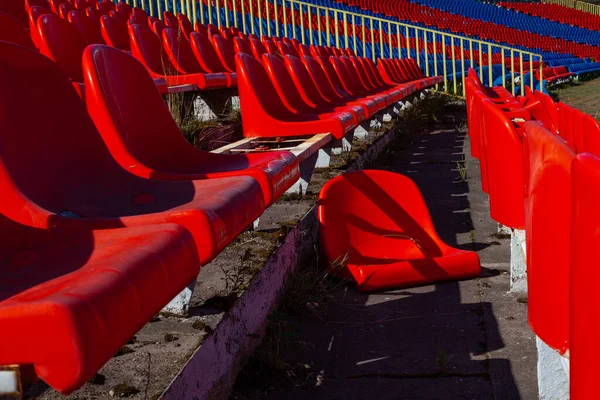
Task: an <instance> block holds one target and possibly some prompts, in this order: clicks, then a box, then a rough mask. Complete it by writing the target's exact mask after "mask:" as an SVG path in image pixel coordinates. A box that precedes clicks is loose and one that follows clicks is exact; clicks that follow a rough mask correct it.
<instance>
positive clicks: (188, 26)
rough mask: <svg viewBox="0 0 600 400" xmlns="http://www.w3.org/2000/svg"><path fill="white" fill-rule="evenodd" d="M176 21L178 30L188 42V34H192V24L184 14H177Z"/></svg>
mask: <svg viewBox="0 0 600 400" xmlns="http://www.w3.org/2000/svg"><path fill="white" fill-rule="evenodd" d="M177 20H178V21H179V28H180V29H181V32H183V35H184V36H185V38H186V39H187V40H190V34H191V33H192V32H194V27H193V26H192V22H191V21H190V19H189V18H188V17H187V15H185V14H177Z"/></svg>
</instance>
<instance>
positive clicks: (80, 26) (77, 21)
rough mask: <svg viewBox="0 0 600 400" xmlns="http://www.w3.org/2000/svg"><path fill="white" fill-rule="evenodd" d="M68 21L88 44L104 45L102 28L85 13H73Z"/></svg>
mask: <svg viewBox="0 0 600 400" xmlns="http://www.w3.org/2000/svg"><path fill="white" fill-rule="evenodd" d="M68 20H69V22H70V23H72V24H73V25H74V26H75V28H77V30H78V31H79V33H81V36H82V37H83V40H85V42H86V43H87V44H104V40H103V39H102V33H101V32H100V26H99V25H97V24H96V23H95V22H94V21H93V20H92V19H91V18H90V17H88V16H87V15H85V14H84V13H83V11H71V12H70V13H69V16H68Z"/></svg>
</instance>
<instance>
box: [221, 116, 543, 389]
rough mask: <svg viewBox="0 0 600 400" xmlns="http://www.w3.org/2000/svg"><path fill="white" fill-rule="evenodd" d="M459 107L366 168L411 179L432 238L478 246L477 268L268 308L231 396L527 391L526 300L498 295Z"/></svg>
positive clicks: (531, 355) (500, 254) (493, 246)
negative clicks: (266, 333) (265, 329)
mask: <svg viewBox="0 0 600 400" xmlns="http://www.w3.org/2000/svg"><path fill="white" fill-rule="evenodd" d="M457 115H458V116H457V117H456V118H457V119H458V121H457V120H456V119H455V122H454V123H452V124H447V125H443V124H438V126H436V127H435V130H433V131H431V132H430V133H429V134H427V135H424V136H420V137H418V138H416V139H415V140H414V141H413V143H411V144H409V145H408V146H406V147H405V149H404V150H398V151H391V152H390V153H389V154H388V155H387V156H386V157H384V158H383V159H381V160H380V161H379V162H378V165H377V166H375V168H379V169H387V170H391V171H395V172H399V173H403V174H406V175H408V176H410V177H411V178H412V179H414V180H415V181H416V183H417V184H418V185H419V187H420V188H421V190H422V192H423V194H424V196H425V199H426V200H427V204H428V206H429V208H430V211H431V214H432V218H433V221H434V224H435V225H436V228H437V230H438V232H439V234H440V236H441V237H442V239H443V240H445V241H446V242H447V243H448V244H450V245H454V246H457V247H460V248H464V249H474V250H476V251H477V252H478V253H479V256H480V258H481V262H482V267H483V268H482V276H481V277H480V278H478V279H473V280H469V281H463V282H448V283H442V284H437V285H430V286H423V287H418V288H412V289H401V290H396V291H389V292H385V293H376V294H369V295H366V294H360V293H358V292H357V291H356V289H355V288H354V287H353V286H352V285H350V284H340V285H337V286H336V287H335V288H334V289H332V290H331V291H330V292H329V293H328V295H327V296H326V298H325V299H324V300H323V301H319V302H314V303H309V304H307V307H306V309H305V310H304V311H301V312H298V313H297V314H290V313H285V314H281V315H278V316H277V318H278V319H279V320H278V322H277V327H278V329H279V331H278V333H277V334H276V335H275V337H276V338H277V340H276V341H275V343H273V340H271V341H270V342H269V343H268V344H265V346H270V347H271V348H263V349H262V350H261V351H262V355H261V357H259V358H258V359H253V360H251V361H250V363H249V365H248V367H247V368H246V369H245V370H244V371H243V372H242V373H241V374H240V376H239V378H238V382H237V384H236V388H235V389H234V393H233V394H232V396H231V398H232V399H258V398H260V399H311V400H316V399H478V400H479V399H502V400H504V399H532V400H533V399H537V382H536V350H535V337H534V334H533V333H532V332H531V330H530V329H529V326H528V324H527V304H526V302H527V299H526V298H519V297H518V296H516V295H512V294H510V293H507V292H508V290H509V239H507V238H505V237H503V236H501V235H497V234H496V232H497V224H496V223H495V222H494V221H492V220H491V219H490V217H489V205H488V200H487V196H486V195H485V194H484V193H483V192H482V191H481V185H480V175H479V165H478V162H477V161H476V160H475V159H473V158H472V157H471V156H470V147H469V142H468V139H467V140H465V132H460V131H458V130H457V129H456V127H457V126H460V124H461V122H464V121H461V119H464V111H463V112H459V113H457ZM459 165H460V167H459ZM465 167H466V176H464V170H463V168H465ZM461 171H462V172H461ZM463 178H464V179H463ZM282 321H283V322H282ZM273 347H274V348H273ZM270 352H271V353H270ZM265 354H266V355H267V356H265ZM268 357H272V358H274V359H275V362H271V363H270V362H268Z"/></svg>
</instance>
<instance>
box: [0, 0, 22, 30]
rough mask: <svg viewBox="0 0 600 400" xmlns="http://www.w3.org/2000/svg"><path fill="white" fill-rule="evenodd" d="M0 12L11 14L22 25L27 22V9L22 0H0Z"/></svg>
mask: <svg viewBox="0 0 600 400" xmlns="http://www.w3.org/2000/svg"><path fill="white" fill-rule="evenodd" d="M0 13H4V14H8V15H11V16H12V17H13V18H15V19H16V20H17V21H19V22H20V23H21V25H23V26H26V25H27V24H28V20H27V10H26V9H25V3H24V2H23V1H22V0H0Z"/></svg>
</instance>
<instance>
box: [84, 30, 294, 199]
mask: <svg viewBox="0 0 600 400" xmlns="http://www.w3.org/2000/svg"><path fill="white" fill-rule="evenodd" d="M167 30H170V29H167ZM83 68H84V70H85V72H86V73H85V75H86V82H85V83H86V88H87V89H86V96H87V99H86V104H87V106H88V112H89V113H90V115H91V116H92V119H93V120H94V122H95V123H96V127H98V130H99V131H100V134H101V135H102V137H103V139H104V142H105V143H106V145H107V146H108V148H109V150H110V151H111V154H112V156H113V157H114V158H115V159H116V160H117V161H118V162H119V164H121V166H122V167H123V168H125V169H127V171H129V172H131V173H133V174H135V175H138V176H141V177H143V178H151V179H161V180H190V179H206V178H218V177H224V176H238V175H247V176H251V177H253V178H254V179H256V180H257V181H258V182H259V183H260V185H261V188H262V191H263V194H264V198H265V204H266V205H267V206H269V205H271V204H272V203H273V202H274V201H275V200H276V199H277V198H278V197H279V196H280V195H282V194H283V193H284V192H285V191H286V190H287V189H288V188H289V187H290V186H291V185H292V184H293V183H294V182H295V181H296V180H297V179H298V174H299V169H298V161H297V160H296V157H295V156H294V155H293V154H292V153H290V152H286V151H282V152H264V153H254V154H252V153H251V154H236V155H224V154H213V153H209V152H205V151H201V150H198V149H196V148H195V147H194V146H192V145H191V144H189V143H188V142H187V140H185V139H184V137H183V135H182V134H181V132H180V131H179V128H178V127H177V125H176V124H175V121H173V117H172V116H171V113H170V112H169V110H168V108H167V107H166V106H165V103H164V100H163V99H162V98H161V96H160V95H159V94H158V93H156V90H155V89H154V87H153V84H152V79H151V78H150V76H149V75H148V73H147V72H146V71H145V70H144V66H143V65H141V64H140V63H139V61H137V60H136V59H134V58H133V57H131V56H129V55H128V54H125V53H122V52H119V51H116V50H114V49H111V48H109V47H106V46H94V47H89V48H88V49H87V50H86V52H85V54H84V56H83ZM109 94H110V95H109ZM140 96H141V97H142V98H143V99H144V104H143V107H142V106H140V103H139V101H138V99H139V98H140ZM148 138H152V140H150V141H149V140H148Z"/></svg>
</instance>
